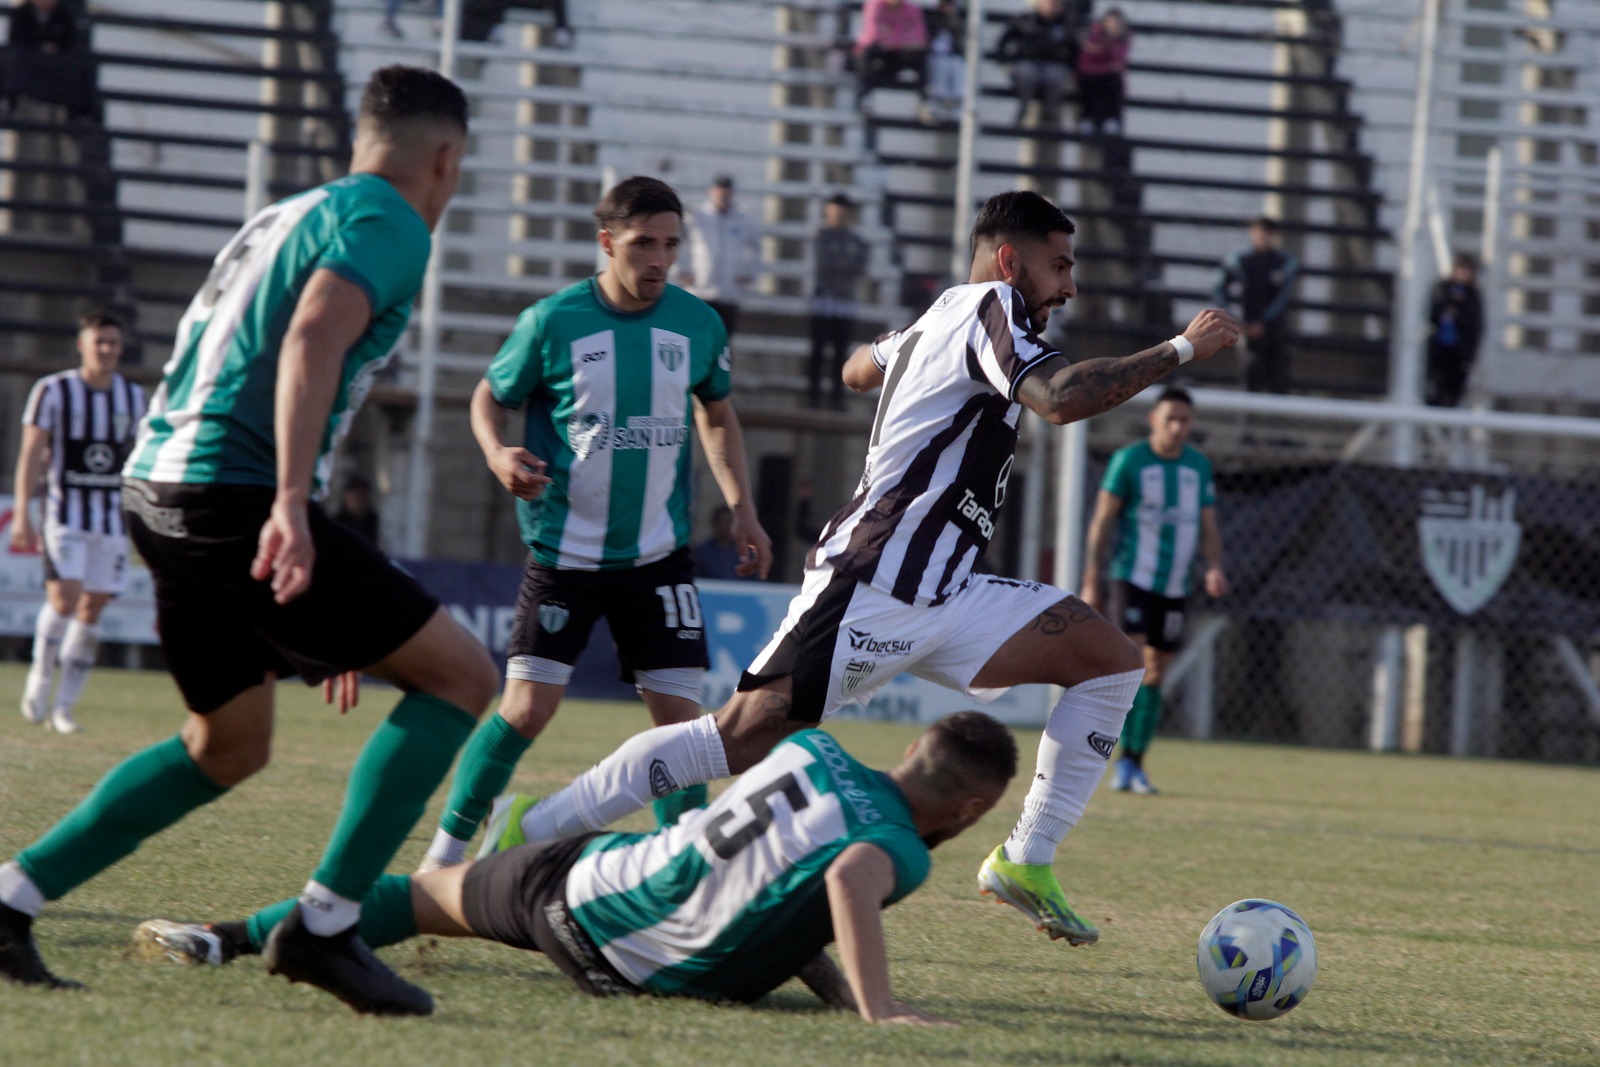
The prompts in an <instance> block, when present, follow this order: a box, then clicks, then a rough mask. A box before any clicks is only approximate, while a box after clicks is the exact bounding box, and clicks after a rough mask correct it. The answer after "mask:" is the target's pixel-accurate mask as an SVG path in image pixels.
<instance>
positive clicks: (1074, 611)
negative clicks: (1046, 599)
mask: <svg viewBox="0 0 1600 1067" xmlns="http://www.w3.org/2000/svg"><path fill="white" fill-rule="evenodd" d="M1093 618H1097V616H1096V615H1095V613H1094V611H1093V610H1091V609H1090V607H1089V605H1087V604H1085V603H1084V602H1083V601H1081V600H1079V599H1078V598H1077V597H1075V596H1074V597H1068V598H1067V599H1065V600H1063V601H1062V602H1061V603H1059V604H1055V605H1052V606H1051V607H1048V608H1046V609H1045V610H1044V611H1043V612H1042V613H1041V614H1039V615H1036V616H1035V617H1034V620H1033V621H1032V622H1030V623H1029V624H1028V629H1030V630H1038V631H1039V632H1040V633H1042V634H1044V635H1045V636H1046V637H1055V636H1056V635H1057V634H1062V633H1066V632H1067V629H1068V628H1069V627H1071V626H1077V625H1081V624H1083V623H1086V622H1088V621H1089V620H1090V619H1093Z"/></svg>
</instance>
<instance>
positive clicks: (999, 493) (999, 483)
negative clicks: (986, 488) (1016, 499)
mask: <svg viewBox="0 0 1600 1067" xmlns="http://www.w3.org/2000/svg"><path fill="white" fill-rule="evenodd" d="M1016 461H1017V455H1016V453H1015V452H1013V453H1012V454H1011V455H1009V456H1007V457H1006V462H1005V465H1004V466H1002V467H1001V468H1000V474H999V476H998V477H997V478H995V480H994V508H995V510H996V511H999V510H1000V505H1001V504H1004V503H1005V502H1006V486H1007V485H1009V484H1010V483H1011V465H1012V464H1013V463H1015V462H1016Z"/></svg>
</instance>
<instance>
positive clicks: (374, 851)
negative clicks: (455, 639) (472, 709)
mask: <svg viewBox="0 0 1600 1067" xmlns="http://www.w3.org/2000/svg"><path fill="white" fill-rule="evenodd" d="M475 723H476V720H475V719H474V718H473V716H472V715H469V714H468V713H467V712H465V711H462V710H461V709H460V708H458V707H456V706H455V705H454V704H451V703H449V702H448V701H445V700H441V699H439V698H438V697H435V696H430V695H428V694H427V693H407V694H406V695H405V697H403V698H402V699H401V701H400V703H398V704H396V705H395V709H394V711H392V712H390V713H389V717H388V718H387V719H386V720H384V721H383V722H382V723H380V724H379V726H378V728H377V729H376V730H374V731H373V732H372V737H371V738H369V739H368V740H367V744H366V747H365V748H363V749H362V750H361V755H360V756H359V757H357V758H356V765H355V767H354V768H352V769H351V771H350V786H349V788H348V790H346V792H345V798H344V807H343V809H342V810H341V811H340V812H339V821H338V823H337V824H336V825H335V826H334V828H333V835H332V837H330V838H329V840H328V848H327V851H326V852H324V853H323V854H322V862H321V863H320V864H318V866H317V870H316V872H315V873H314V874H313V875H312V876H311V877H312V880H311V882H310V883H308V884H307V885H306V895H305V901H306V903H305V906H303V907H302V911H304V913H305V921H306V927H307V929H309V930H311V932H312V933H315V934H328V933H334V932H337V931H336V930H329V929H326V925H327V923H326V915H327V914H329V913H328V912H326V911H325V912H323V914H318V911H319V910H320V909H321V908H325V907H328V906H330V905H333V908H332V913H334V914H339V915H340V916H341V917H343V916H345V915H348V912H349V907H348V905H350V904H355V906H356V907H359V904H358V903H356V902H359V901H360V900H361V899H362V898H363V897H365V896H366V895H367V893H368V891H370V890H371V889H372V885H373V883H374V882H376V881H377V880H378V877H379V876H380V875H382V874H383V868H384V867H385V866H387V865H388V863H389V860H390V859H392V858H393V857H394V854H395V851H396V850H397V849H399V847H400V844H401V842H403V841H404V840H405V839H406V834H407V833H409V832H410V831H411V828H412V827H413V826H415V825H416V824H417V820H418V819H420V818H422V812H423V809H424V808H425V807H426V806H427V803H428V797H429V795H430V794H432V792H433V791H434V789H435V788H437V787H438V785H439V783H440V782H441V781H443V780H444V776H445V774H446V773H448V772H449V770H450V763H451V761H453V760H454V759H455V755H456V752H457V750H459V749H460V748H461V745H462V743H463V742H465V741H466V739H467V735H468V734H470V733H471V732H472V727H473V726H474V725H475ZM329 894H332V895H333V897H335V898H337V899H332V900H330V899H329ZM350 918H354V916H350ZM345 925H348V923H346V924H345Z"/></svg>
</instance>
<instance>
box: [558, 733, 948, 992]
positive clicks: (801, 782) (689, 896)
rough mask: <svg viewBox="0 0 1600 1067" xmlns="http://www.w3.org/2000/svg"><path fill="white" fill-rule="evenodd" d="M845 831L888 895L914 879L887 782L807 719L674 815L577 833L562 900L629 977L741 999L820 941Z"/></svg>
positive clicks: (926, 862) (922, 858) (922, 866)
mask: <svg viewBox="0 0 1600 1067" xmlns="http://www.w3.org/2000/svg"><path fill="white" fill-rule="evenodd" d="M858 841H864V842H868V843H870V844H872V845H874V846H876V847H878V848H881V849H882V850H883V851H884V852H886V853H887V854H888V855H889V858H890V859H891V860H892V861H893V863H894V871H895V885H894V891H893V893H892V894H891V896H890V898H889V900H888V903H894V902H895V901H898V900H900V899H901V898H902V897H904V896H906V895H907V894H908V893H910V892H911V891H912V890H914V889H916V888H917V886H919V885H921V884H922V882H923V880H924V879H926V878H927V876H928V871H929V868H930V864H931V859H930V857H929V855H928V849H927V846H925V845H924V844H923V843H922V839H921V838H920V837H919V836H918V834H917V830H916V827H915V825H914V824H913V823H912V821H911V812H910V810H909V809H908V808H907V806H906V801H905V798H904V796H903V794H902V793H901V792H900V789H899V787H898V786H896V785H895V784H894V783H893V782H892V781H891V780H890V778H889V776H888V775H886V774H884V773H882V772H880V771H875V770H872V769H871V768H869V767H866V766H864V765H862V764H861V763H858V762H857V761H856V760H855V759H854V758H852V757H851V756H850V755H849V753H847V752H845V751H844V749H842V748H841V747H840V746H839V743H838V742H837V741H836V740H834V739H833V737H831V736H830V735H828V734H826V733H824V732H822V731H821V730H807V731H804V732H802V733H798V734H795V735H794V736H793V737H790V738H788V739H787V740H785V741H783V742H782V743H781V744H779V745H778V746H777V747H776V748H774V749H773V750H772V752H771V753H770V754H768V756H767V758H766V759H764V760H762V761H761V762H760V763H759V764H757V765H756V766H755V767H753V768H751V769H750V770H749V771H746V772H745V773H744V774H742V775H740V776H739V778H738V779H737V780H736V781H735V782H734V783H733V784H732V785H730V786H729V787H728V789H727V791H726V792H724V793H723V794H722V795H721V796H720V797H718V798H717V800H716V802H715V803H714V804H712V805H711V806H710V807H709V808H704V809H700V810H697V811H693V812H690V813H688V814H687V815H685V816H684V817H683V818H682V819H681V820H680V821H679V822H678V824H677V825H675V826H671V827H667V828H666V829H663V830H658V831H656V832H655V833H653V834H604V835H601V836H600V837H598V838H596V839H595V840H594V841H592V842H590V843H589V845H588V846H586V847H585V849H584V851H583V855H582V857H581V858H580V859H579V860H578V862H577V863H576V864H574V865H573V868H572V870H571V872H570V873H569V874H568V875H567V885H566V900H567V908H568V911H569V913H570V914H571V915H572V917H573V919H574V920H576V921H577V922H578V923H579V924H580V925H581V926H582V927H583V929H584V931H585V932H586V933H588V935H589V936H590V938H591V939H593V941H594V943H595V945H596V946H598V947H599V949H600V951H601V952H603V953H605V956H606V959H607V960H609V961H610V963H611V965H612V966H614V967H615V968H616V969H617V971H618V972H619V973H621V974H622V975H623V977H625V978H627V979H628V980H629V981H630V982H632V983H633V984H635V985H637V986H638V987H639V988H641V989H645V990H648V991H650V992H654V993H661V994H673V995H678V996H694V997H704V998H707V999H712V1000H738V1001H754V1000H757V999H759V998H761V997H763V996H765V995H766V994H767V993H768V992H770V991H771V990H773V989H775V988H777V987H778V986H780V985H782V984H783V983H784V982H785V981H787V980H788V979H790V978H792V977H794V976H795V974H796V973H798V972H799V970H800V968H801V967H802V966H804V965H805V964H806V963H808V962H809V961H811V960H812V959H814V958H815V957H816V955H817V953H819V952H821V951H822V949H823V947H824V946H826V945H827V944H828V943H829V942H830V941H832V940H833V926H832V921H831V918H830V914H829V910H828V899H827V896H828V894H827V888H826V886H825V884H824V875H825V874H826V873H827V870H828V865H829V864H831V863H832V862H833V860H834V857H836V856H838V855H839V853H841V852H843V851H844V850H845V849H846V848H848V847H849V846H851V845H853V844H855V843H856V842H858Z"/></svg>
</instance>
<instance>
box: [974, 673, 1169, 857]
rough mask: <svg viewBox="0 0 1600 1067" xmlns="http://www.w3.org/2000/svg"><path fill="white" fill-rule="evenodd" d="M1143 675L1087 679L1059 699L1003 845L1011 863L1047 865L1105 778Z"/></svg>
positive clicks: (1045, 729)
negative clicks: (1019, 813)
mask: <svg viewBox="0 0 1600 1067" xmlns="http://www.w3.org/2000/svg"><path fill="white" fill-rule="evenodd" d="M1143 681H1144V671H1143V670H1137V671H1126V672H1124V673H1122V674H1108V675H1105V676H1103V677H1100V678H1091V679H1090V680H1089V681H1087V682H1082V683H1080V684H1078V685H1075V686H1073V687H1072V688H1071V689H1068V690H1067V691H1066V692H1064V693H1062V694H1061V699H1060V701H1058V702H1057V703H1056V706H1055V708H1054V709H1052V710H1051V712H1050V721H1049V722H1048V723H1047V724H1046V725H1045V728H1044V736H1043V737H1041V738H1040V739H1039V762H1038V768H1037V773H1036V774H1035V775H1034V778H1033V785H1032V786H1030V787H1029V789H1028V796H1027V799H1026V800H1024V801H1023V802H1022V818H1021V819H1019V820H1017V826H1016V829H1014V830H1012V831H1011V836H1010V837H1009V838H1007V839H1006V846H1005V848H1006V858H1007V859H1009V860H1010V861H1011V862H1012V863H1049V862H1051V861H1052V860H1053V859H1054V858H1055V854H1056V848H1057V847H1058V846H1059V845H1060V844H1061V841H1062V839H1063V838H1065V837H1066V836H1067V831H1069V830H1071V829H1072V828H1073V827H1074V826H1076V825H1077V823H1078V820H1079V819H1081V818H1082V817H1083V809H1084V808H1085V807H1086V806H1087V805H1088V803H1089V798H1090V797H1091V796H1093V795H1094V791H1095V787H1097V786H1098V785H1099V784H1100V779H1101V778H1104V777H1105V773H1106V761H1107V760H1109V759H1110V758H1111V752H1112V750H1113V749H1115V748H1116V746H1117V740H1118V739H1119V738H1120V737H1121V736H1122V721H1123V720H1124V719H1125V718H1127V716H1128V709H1129V708H1131V707H1133V698H1134V695H1135V694H1137V693H1138V691H1139V685H1140V683H1142V682H1143Z"/></svg>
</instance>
